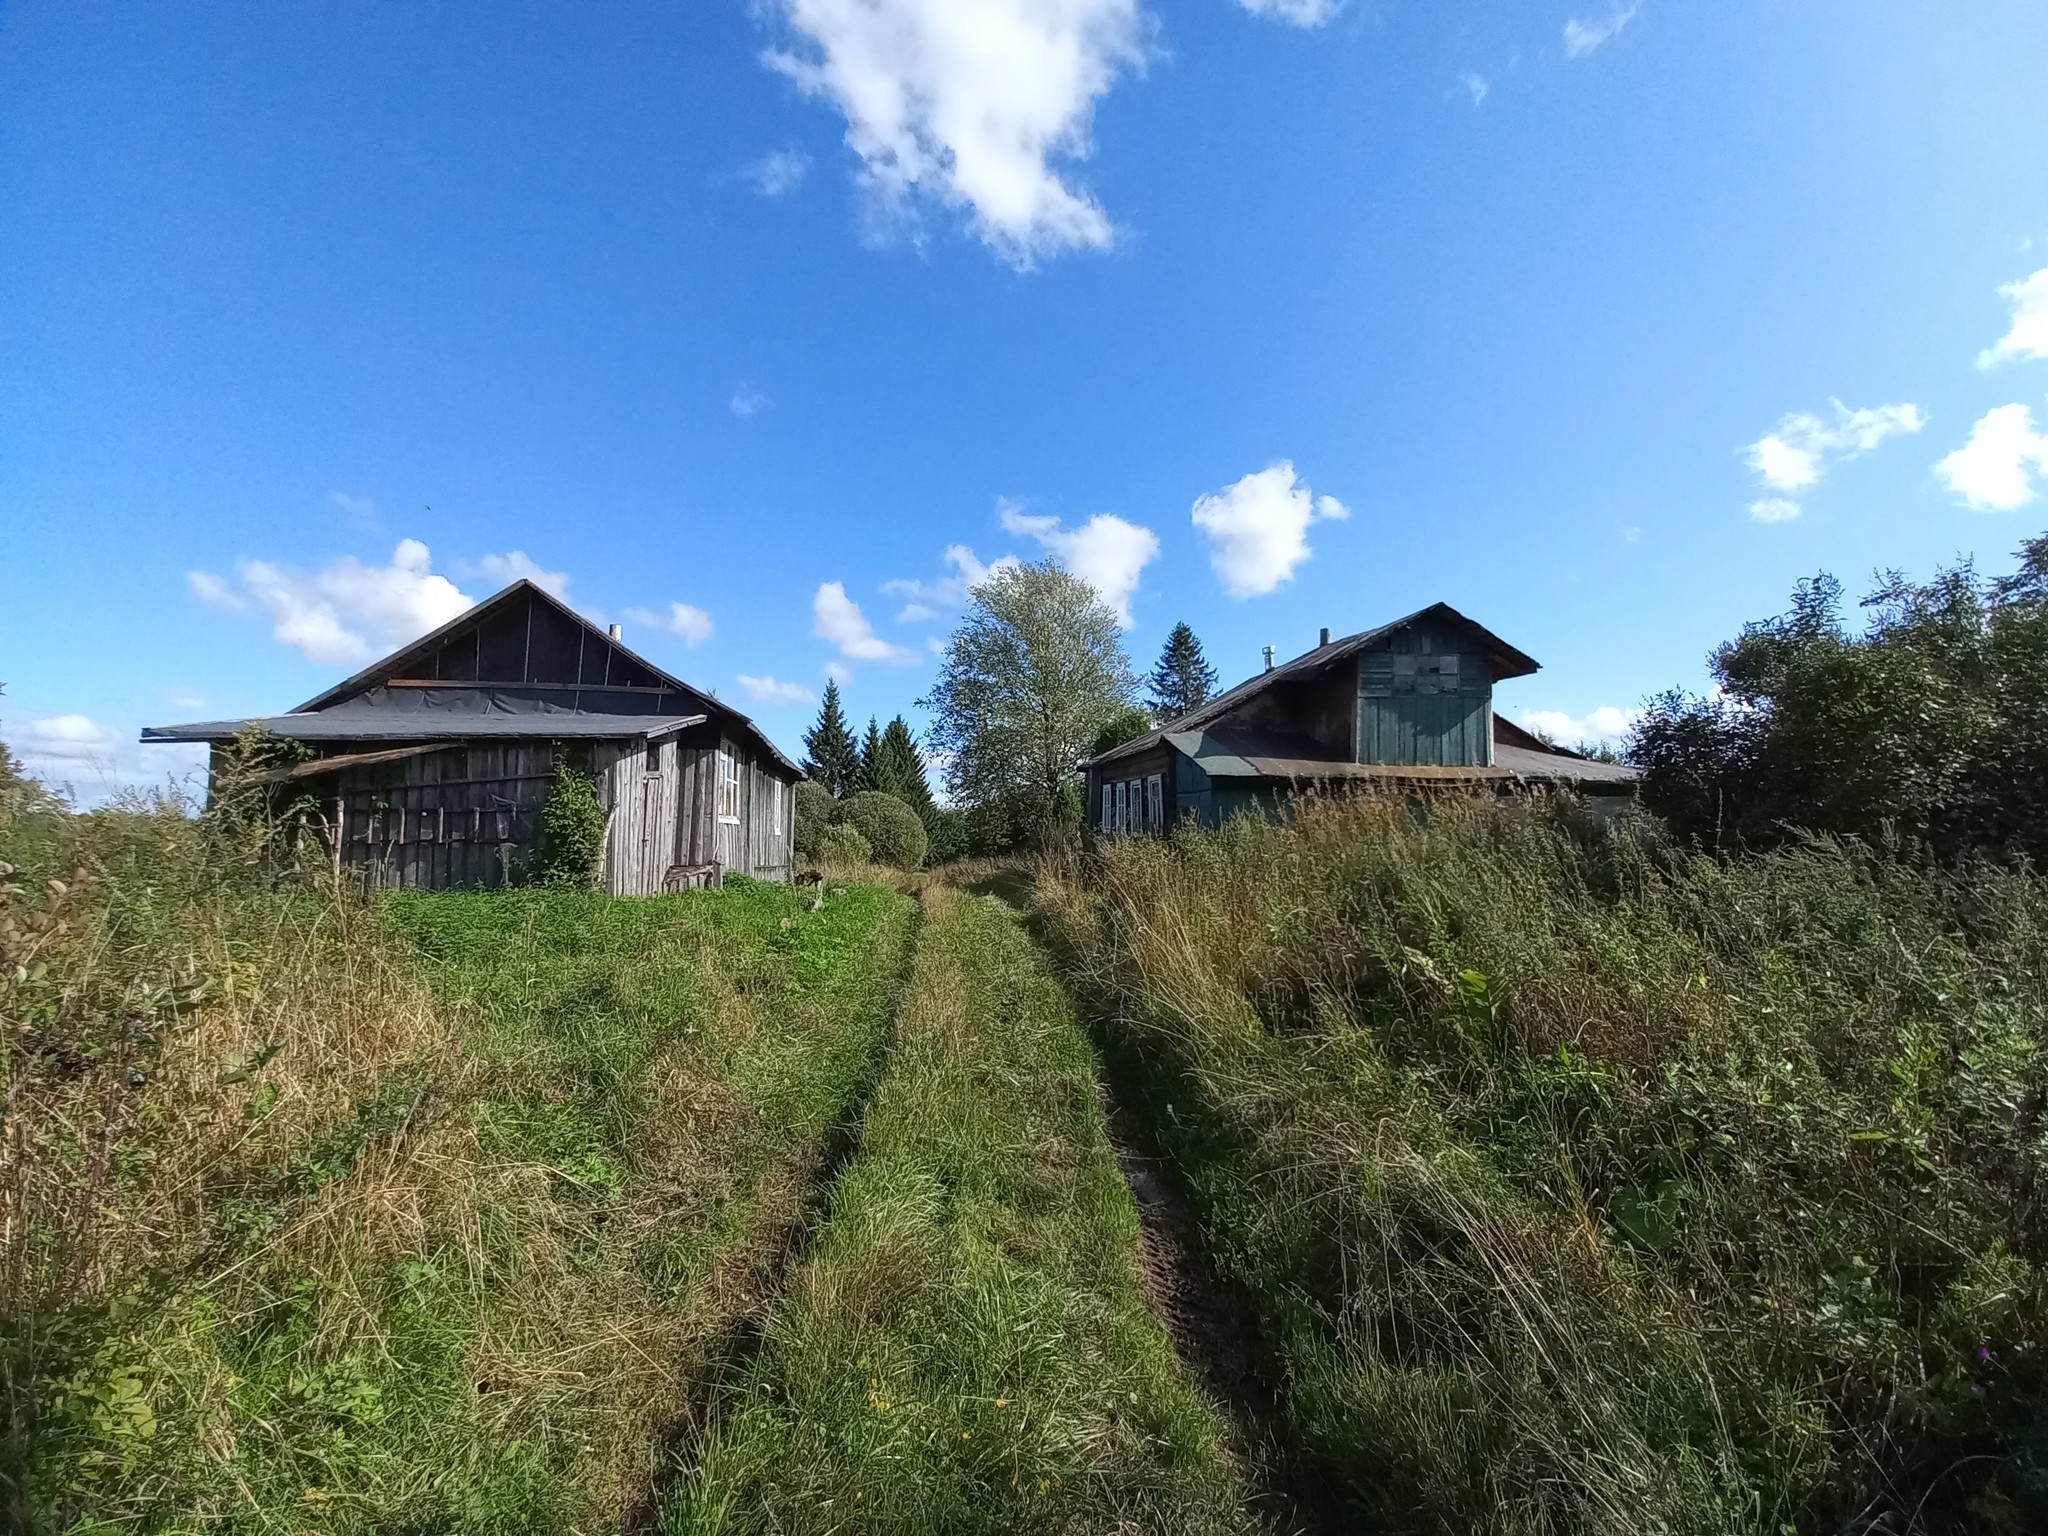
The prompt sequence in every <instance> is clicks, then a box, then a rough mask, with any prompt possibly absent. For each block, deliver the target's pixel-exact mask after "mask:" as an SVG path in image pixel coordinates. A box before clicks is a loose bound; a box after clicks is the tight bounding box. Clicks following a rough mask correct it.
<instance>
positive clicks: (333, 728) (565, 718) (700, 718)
mask: <svg viewBox="0 0 2048 1536" xmlns="http://www.w3.org/2000/svg"><path fill="white" fill-rule="evenodd" d="M710 718H711V717H710V716H709V715H579V714H572V713H570V712H569V711H567V710H563V711H560V712H558V713H554V714H544V715H537V714H521V715H452V714H451V715H437V714H435V713H433V712H431V711H408V712H406V713H404V714H399V713H395V712H394V713H385V712H382V711H372V710H353V709H342V710H324V711H321V712H319V713H317V714H296V713H295V714H289V715H270V716H268V717H265V718H262V719H256V720H201V721H198V722H197V723H195V724H192V725H152V726H146V727H144V729H143V732H142V739H143V740H144V741H228V740H231V739H232V738H233V737H235V736H237V735H239V734H240V733H241V732H242V731H244V730H246V729H247V728H248V727H250V726H252V725H253V726H260V727H262V728H263V729H264V730H266V731H269V732H270V733H271V734H272V735H273V736H286V737H289V738H291V739H292V740H293V741H465V740H478V739H481V738H484V737H492V738H495V739H498V740H513V739H518V738H521V737H524V738H526V739H528V740H540V741H566V740H583V739H587V738H604V737H638V736H649V735H661V734H663V733H665V732H668V731H672V730H680V729H682V728H684V727H686V726H692V725H702V724H703V723H704V722H705V721H706V720H708V719H710ZM778 755H779V754H778Z"/></svg>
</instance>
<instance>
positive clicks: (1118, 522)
mask: <svg viewBox="0 0 2048 1536" xmlns="http://www.w3.org/2000/svg"><path fill="white" fill-rule="evenodd" d="M996 510H997V514H998V515H999V516H1000V517H1001V519H1002V524H1003V528H1004V531H1005V532H1008V533H1019V534H1025V535H1028V536H1029V537H1031V538H1034V539H1036V540H1037V541H1038V542H1039V544H1040V545H1041V546H1042V547H1043V548H1044V549H1045V552H1046V553H1047V554H1049V555H1051V556H1052V557H1053V558H1054V559H1055V560H1057V561H1059V563H1060V564H1061V565H1063V566H1065V567H1066V568H1067V569H1068V570H1069V571H1071V572H1073V573H1074V575H1076V576H1078V577H1080V578H1081V579H1082V580H1083V581H1085V582H1087V583H1088V585H1089V586H1091V587H1093V588H1094V589H1095V595H1096V596H1097V597H1099V598H1101V599H1102V601H1103V603H1104V605H1105V606H1107V607H1108V609H1109V611H1110V612H1111V613H1113V614H1115V615H1116V621H1117V623H1118V624H1120V625H1121V626H1122V627H1123V628H1125V629H1129V628H1130V627H1131V624H1132V618H1131V598H1132V597H1133V596H1134V595H1135V594H1136V593H1137V590H1138V578H1139V577H1140V576H1141V575H1143V574H1144V570H1145V567H1146V566H1148V565H1150V564H1151V563H1152V562H1153V561H1154V560H1156V559H1158V558H1159V535H1158V534H1156V533H1154V532H1153V531H1152V530H1151V529H1150V528H1143V527H1140V526H1139V525H1138V524H1136V523H1127V522H1125V521H1124V520H1123V519H1122V518H1120V517H1116V516H1114V515H1112V514H1111V513H1108V512H1098V513H1096V514H1095V516H1093V517H1091V518H1089V519H1088V521H1087V522H1085V523H1083V524H1082V525H1081V526H1080V527H1078V528H1062V527H1061V526H1060V520H1059V519H1058V518H1056V517H1039V516H1033V515H1032V514H1030V513H1027V512H1025V511H1024V510H1023V509H1022V508H1020V507H1018V505H1017V504H1016V503H1015V502H1012V501H999V502H997V503H996Z"/></svg>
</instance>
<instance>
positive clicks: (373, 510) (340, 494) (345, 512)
mask: <svg viewBox="0 0 2048 1536" xmlns="http://www.w3.org/2000/svg"><path fill="white" fill-rule="evenodd" d="M327 499H328V501H329V502H331V503H332V504H333V506H334V508H335V510H336V511H338V512H339V513H341V515H342V516H343V517H345V518H347V519H348V520H349V521H350V522H352V523H354V524H355V525H356V526H357V527H359V528H371V527H375V526H376V522H377V503H376V502H374V501H372V500H371V499H370V498H369V497H367V496H351V495H350V494H349V493H348V492H347V491H329V492H328V493H327Z"/></svg>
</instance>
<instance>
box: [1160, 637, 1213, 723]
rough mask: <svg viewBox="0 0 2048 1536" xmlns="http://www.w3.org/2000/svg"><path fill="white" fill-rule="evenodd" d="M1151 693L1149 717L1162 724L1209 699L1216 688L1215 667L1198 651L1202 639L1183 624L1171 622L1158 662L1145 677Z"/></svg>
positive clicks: (1200, 648) (1198, 706)
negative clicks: (1171, 631) (1170, 630)
mask: <svg viewBox="0 0 2048 1536" xmlns="http://www.w3.org/2000/svg"><path fill="white" fill-rule="evenodd" d="M1146 687H1147V689H1148V690H1149V692H1150V694H1151V698H1150V701H1149V702H1150V703H1151V706H1152V715H1153V718H1154V719H1156V720H1158V721H1159V722H1160V723H1161V724H1162V725H1164V724H1165V723H1167V722H1168V721H1171V720H1177V719H1179V718H1180V717H1181V716H1182V715H1184V714H1186V713H1187V712H1188V711H1189V710H1191V709H1198V708H1200V707H1201V706H1202V705H1203V704H1206V703H1207V702H1208V701H1209V695H1210V694H1211V693H1213V692H1214V691H1215V688H1216V669H1215V668H1214V667H1212V666H1210V665H1209V661H1208V658H1207V657H1205V656H1204V655H1203V654H1202V642H1201V641H1199V640H1197V639H1196V638H1195V632H1194V631H1193V630H1192V629H1189V628H1188V627H1187V625H1185V624H1176V625H1174V626H1173V633H1172V634H1170V635H1168V636H1167V637H1166V646H1165V648H1164V649H1163V650H1161V651H1160V653H1159V665H1158V666H1156V667H1154V668H1153V669H1152V675H1151V677H1149V678H1147V679H1146Z"/></svg>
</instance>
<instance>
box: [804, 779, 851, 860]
mask: <svg viewBox="0 0 2048 1536" xmlns="http://www.w3.org/2000/svg"><path fill="white" fill-rule="evenodd" d="M793 800H794V803H795V806H796V829H795V831H794V833H793V834H792V837H793V839H794V841H795V844H796V851H797V852H798V853H800V854H802V855H803V856H804V857H805V858H807V859H815V858H817V857H818V835H819V834H820V833H821V832H823V831H824V830H825V827H826V824H827V823H829V822H830V821H831V820H832V813H833V812H834V811H836V810H837V809H839V801H838V800H837V799H836V798H835V797H834V796H833V794H832V791H831V790H829V789H827V788H826V787H825V786H824V785H822V784H820V783H819V782H818V781H817V780H816V779H805V780H803V781H802V782H801V783H799V784H798V785H797V786H796V789H795V791H794V795H793Z"/></svg>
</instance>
